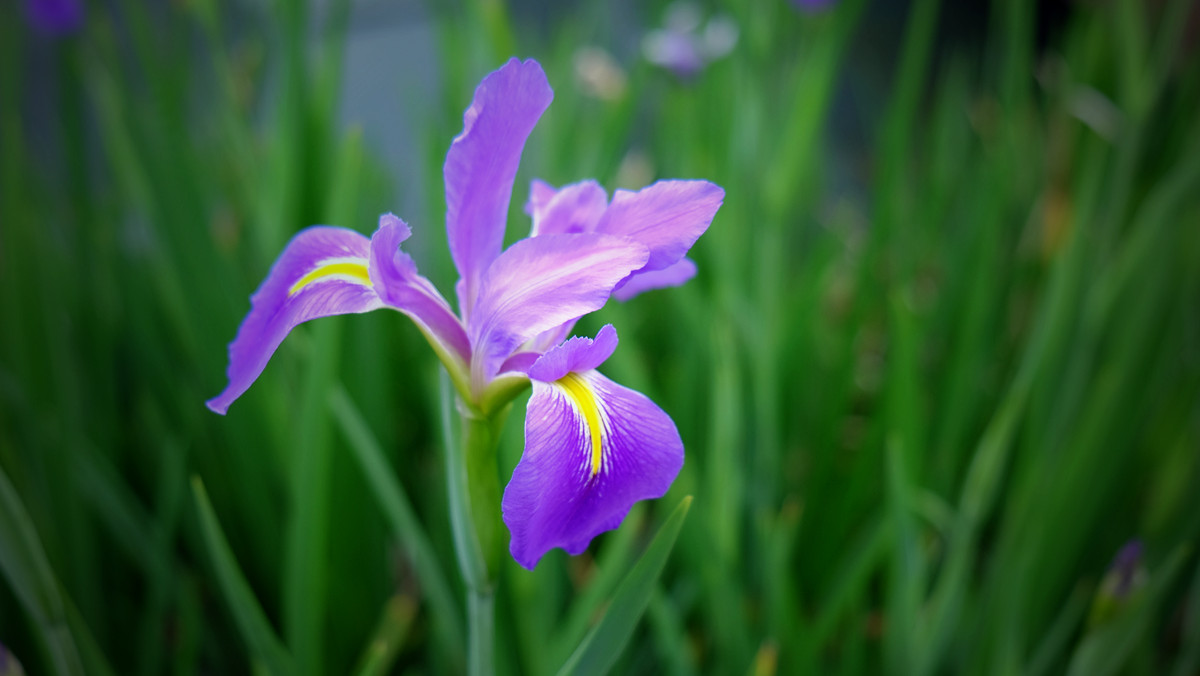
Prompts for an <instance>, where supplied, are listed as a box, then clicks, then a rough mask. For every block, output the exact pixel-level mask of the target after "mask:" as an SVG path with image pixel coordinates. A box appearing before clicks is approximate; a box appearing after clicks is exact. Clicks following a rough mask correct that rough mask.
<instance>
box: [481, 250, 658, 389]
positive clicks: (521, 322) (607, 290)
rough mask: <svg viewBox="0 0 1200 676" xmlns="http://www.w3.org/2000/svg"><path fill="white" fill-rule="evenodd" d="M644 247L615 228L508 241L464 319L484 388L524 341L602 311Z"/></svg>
mask: <svg viewBox="0 0 1200 676" xmlns="http://www.w3.org/2000/svg"><path fill="white" fill-rule="evenodd" d="M646 257H647V252H646V248H645V247H644V246H642V245H641V244H638V243H637V242H634V241H632V240H629V239H626V238H623V237H613V236H610V235H600V234H594V233H593V234H579V235H543V236H541V237H530V238H528V239H523V240H521V241H519V242H517V243H516V244H513V245H512V246H511V247H509V248H508V250H506V251H505V252H504V253H503V254H501V255H500V257H499V258H497V259H496V261H495V262H494V263H492V265H491V267H489V268H488V270H487V273H485V274H484V276H483V280H482V284H481V287H480V296H479V301H478V303H477V305H476V311H475V312H474V313H473V314H472V315H471V316H470V317H469V318H468V320H467V335H468V336H469V337H470V339H471V346H472V350H473V354H472V362H471V378H472V382H473V384H474V386H476V387H481V386H482V385H483V384H484V383H485V382H487V381H488V380H490V379H491V378H492V376H494V375H495V374H496V373H497V372H498V369H499V368H500V365H501V364H502V363H503V362H504V360H505V359H506V358H507V357H508V356H509V355H511V354H512V353H513V351H514V350H515V349H516V348H517V347H518V346H519V345H521V344H522V343H524V342H525V341H527V340H529V339H530V338H533V337H535V336H537V335H538V334H539V333H541V332H543V331H545V330H547V329H550V328H553V327H556V326H559V325H561V324H563V323H565V322H568V321H571V320H574V319H577V318H579V317H582V316H583V315H585V314H587V313H589V312H593V311H595V310H599V309H600V308H601V307H603V306H604V303H605V302H607V301H608V297H609V295H611V294H612V290H613V287H614V286H616V284H617V282H619V281H621V280H622V279H624V278H625V277H626V276H627V275H629V273H630V272H632V271H633V270H637V269H639V268H641V267H642V266H643V265H645V263H646Z"/></svg>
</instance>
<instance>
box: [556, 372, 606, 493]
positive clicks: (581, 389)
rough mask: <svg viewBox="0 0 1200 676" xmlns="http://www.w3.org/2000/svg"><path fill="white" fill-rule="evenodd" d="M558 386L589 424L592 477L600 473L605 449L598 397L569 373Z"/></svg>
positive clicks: (580, 380) (583, 382)
mask: <svg viewBox="0 0 1200 676" xmlns="http://www.w3.org/2000/svg"><path fill="white" fill-rule="evenodd" d="M558 384H559V385H560V386H562V388H563V390H564V391H565V392H566V393H567V396H569V397H571V400H572V401H574V402H575V406H576V407H578V408H579V411H580V413H582V414H583V420H584V422H586V423H587V427H588V432H589V433H590V434H591V437H592V476H596V475H597V474H599V473H600V465H601V460H602V459H603V454H602V453H601V449H602V448H603V446H602V444H601V443H600V442H601V432H602V431H603V429H604V428H603V427H602V426H601V425H600V407H599V406H597V405H596V395H594V394H592V388H590V387H588V384H587V382H585V381H584V379H583V378H581V377H579V376H578V375H577V374H574V373H568V374H567V375H565V376H563V377H562V378H559V379H558Z"/></svg>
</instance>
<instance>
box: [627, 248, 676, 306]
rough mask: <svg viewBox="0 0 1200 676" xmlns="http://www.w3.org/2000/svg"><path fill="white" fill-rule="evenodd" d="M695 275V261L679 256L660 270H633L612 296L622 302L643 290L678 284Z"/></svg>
mask: <svg viewBox="0 0 1200 676" xmlns="http://www.w3.org/2000/svg"><path fill="white" fill-rule="evenodd" d="M695 276H696V263H695V262H693V261H692V259H690V258H681V259H679V261H678V262H676V263H674V264H672V265H668V266H667V267H665V268H663V269H662V270H647V271H645V272H635V273H633V274H632V275H630V276H629V278H628V279H627V280H626V281H625V282H624V283H622V284H620V285H619V286H617V289H616V291H613V298H616V299H617V300H619V301H621V302H622V303H624V302H625V301H627V300H629V299H630V298H633V297H634V296H636V295H638V294H639V293H642V292H643V291H652V290H654V289H665V288H667V287H671V286H680V285H681V284H683V283H684V282H686V281H688V280H689V279H691V278H692V277H695Z"/></svg>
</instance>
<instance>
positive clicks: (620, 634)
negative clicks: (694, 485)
mask: <svg viewBox="0 0 1200 676" xmlns="http://www.w3.org/2000/svg"><path fill="white" fill-rule="evenodd" d="M691 505H692V497H691V496H690V495H689V496H687V497H685V498H684V499H683V500H681V501H680V502H679V506H677V507H676V508H675V511H673V512H671V516H669V517H667V520H666V522H665V523H664V524H663V526H662V528H660V529H659V530H658V534H657V535H655V536H654V540H653V541H652V542H651V543H650V546H649V547H647V548H646V553H645V554H643V555H642V558H640V559H638V562H637V564H636V565H635V566H634V567H633V570H631V571H630V572H629V575H627V576H626V577H625V579H624V580H623V581H622V582H621V586H620V587H618V588H617V591H616V594H615V595H614V596H613V600H612V604H611V605H609V607H608V610H607V611H606V612H605V613H604V617H602V618H600V621H599V622H598V623H597V624H596V626H595V627H594V628H593V629H592V631H591V632H590V633H589V634H588V635H587V637H586V638H584V639H583V643H581V644H579V647H578V648H577V649H576V650H575V653H574V654H573V655H571V658H570V659H568V660H567V663H566V664H564V665H563V666H562V669H560V670H559V672H558V673H559V674H560V675H564V674H576V675H583V674H604V673H608V670H609V669H611V668H612V666H613V664H615V663H616V661H617V659H618V658H619V657H620V656H621V652H622V651H623V650H624V649H625V644H627V643H628V642H629V638H630V637H631V636H633V630H634V629H636V628H637V625H638V621H639V620H640V619H641V617H642V613H644V612H646V606H648V605H649V604H650V599H651V597H652V596H653V593H654V587H655V585H656V584H657V582H658V576H659V575H660V574H661V573H662V570H663V567H664V566H665V565H666V564H667V557H668V556H669V555H670V553H671V549H672V548H674V546H675V539H676V538H677V537H679V530H680V529H681V528H683V520H684V519H685V518H686V517H687V513H688V508H689V507H691Z"/></svg>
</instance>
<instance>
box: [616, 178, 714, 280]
mask: <svg viewBox="0 0 1200 676" xmlns="http://www.w3.org/2000/svg"><path fill="white" fill-rule="evenodd" d="M724 199H725V191H724V190H722V189H721V188H720V186H717V185H715V184H713V183H709V182H708V181H659V182H657V183H654V184H652V185H650V186H647V187H645V188H642V189H641V190H639V191H637V192H629V191H627V190H618V191H617V192H616V194H614V195H613V199H612V203H611V204H609V205H608V210H607V211H605V212H604V216H603V217H601V219H600V222H599V223H597V224H596V232H602V233H606V234H610V235H622V236H625V237H629V238H630V239H633V240H636V241H638V242H641V243H642V244H644V245H645V246H646V248H647V249H649V250H650V258H649V260H647V261H646V266H645V267H644V268H643V269H642V270H641V271H642V272H648V271H652V270H663V269H665V268H667V267H670V266H671V265H674V264H675V263H677V262H678V261H679V259H681V258H683V257H684V255H685V254H687V252H688V249H691V248H692V245H693V244H695V243H696V240H697V239H698V238H699V237H700V235H702V234H704V231H705V230H707V229H708V226H709V224H710V223H712V219H713V216H714V215H715V214H716V213H717V209H719V208H721V202H722V201H723V200H724Z"/></svg>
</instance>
